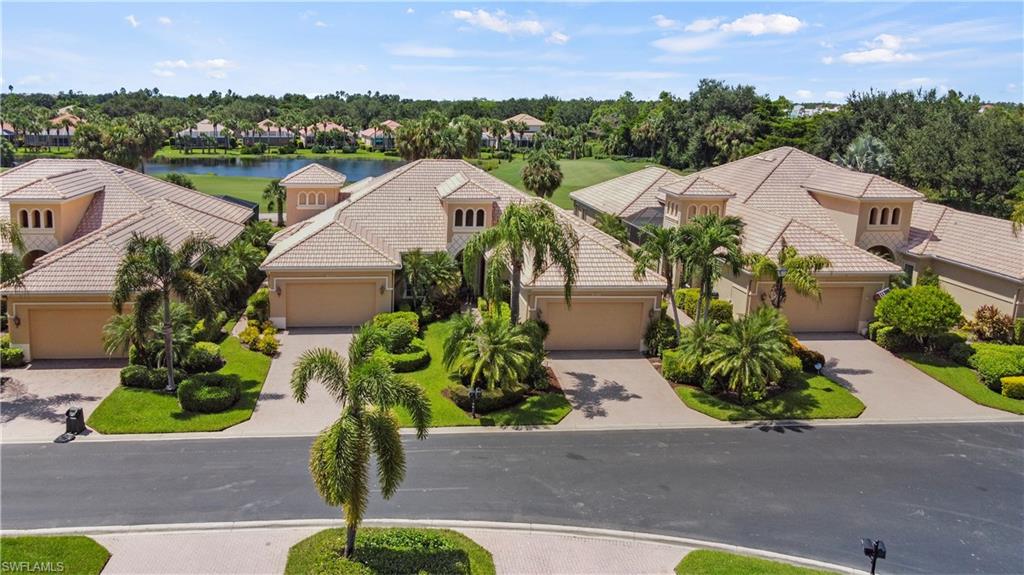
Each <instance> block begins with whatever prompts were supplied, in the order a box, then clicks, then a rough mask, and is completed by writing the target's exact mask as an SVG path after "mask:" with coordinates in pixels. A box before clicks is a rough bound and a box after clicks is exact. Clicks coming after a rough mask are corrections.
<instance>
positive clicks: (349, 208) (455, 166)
mask: <svg viewBox="0 0 1024 575" xmlns="http://www.w3.org/2000/svg"><path fill="white" fill-rule="evenodd" d="M309 169H310V170H312V169H313V168H309ZM300 175H301V174H300ZM539 201H545V200H540V199H538V198H535V197H533V196H528V195H526V194H524V193H522V192H520V191H519V190H517V189H515V188H513V187H512V186H509V185H508V184H506V183H505V182H502V181H501V180H498V179H497V178H495V177H493V176H491V175H490V174H488V173H487V172H484V171H483V170H480V169H479V168H477V167H475V166H473V165H471V164H469V163H467V162H464V161H462V160H419V161H416V162H412V163H410V164H406V165H404V166H402V167H400V168H397V169H395V170H392V171H391V172H388V173H387V174H384V175H381V176H378V177H375V178H367V179H365V180H361V181H359V182H356V183H354V184H352V185H351V186H349V187H347V188H345V197H344V199H343V200H342V201H341V202H340V203H338V204H337V205H334V206H332V207H329V208H327V209H324V210H322V211H320V212H319V213H317V214H316V215H314V216H312V217H310V218H307V219H304V220H302V221H300V222H298V223H295V224H292V225H290V226H288V227H287V228H285V229H283V230H281V231H280V232H278V233H277V234H276V235H275V236H274V238H273V239H272V241H271V243H272V244H273V249H272V250H271V252H270V254H269V255H268V256H267V258H266V260H265V261H264V262H263V265H262V269H263V270H264V271H265V272H266V273H267V281H268V282H269V285H270V291H271V295H270V316H271V321H273V322H274V324H275V325H277V326H278V327H280V328H294V327H309V326H349V325H352V326H354V325H359V324H361V323H363V322H365V321H366V320H368V319H370V318H371V317H373V316H374V315H375V314H377V313H380V312H385V311H391V310H394V309H396V307H397V305H398V303H399V302H400V300H402V299H403V298H404V297H405V296H406V294H405V286H404V282H403V280H402V275H401V268H402V254H403V253H407V252H409V251H411V250H414V249H421V250H423V251H425V252H435V251H447V252H448V253H449V254H451V255H452V256H453V257H456V258H457V259H460V258H461V255H462V251H463V248H464V246H465V245H466V242H467V241H468V240H469V238H471V237H472V236H473V235H474V234H476V233H477V232H479V231H480V230H483V229H486V228H487V227H489V226H491V225H494V222H496V221H497V220H498V218H500V217H501V213H502V210H504V209H505V208H506V207H507V206H509V205H510V204H513V203H523V202H539ZM556 213H557V214H558V217H559V218H561V219H562V221H563V222H565V223H566V224H568V225H570V226H572V228H573V229H574V230H575V231H576V234H577V236H578V238H579V241H578V244H577V249H578V255H577V261H578V265H579V274H578V280H577V282H576V285H575V288H574V290H573V297H572V305H571V306H567V305H566V303H565V301H564V297H563V293H562V292H563V286H562V271H561V268H559V267H558V266H557V265H555V264H550V265H548V266H546V267H545V268H544V269H543V270H542V271H541V273H539V274H537V275H533V274H531V273H524V277H523V278H522V284H523V290H522V294H521V299H520V307H521V314H522V318H521V319H525V318H528V317H533V318H540V319H543V320H544V321H546V322H548V324H550V326H551V333H550V335H549V337H548V340H547V346H548V348H550V349H571V350H572V349H629V350H638V349H640V348H641V346H642V340H643V333H644V330H645V328H646V326H647V323H648V321H649V320H650V319H651V317H652V316H653V315H654V313H655V310H657V309H658V306H659V303H660V300H661V295H662V289H663V286H664V281H665V280H664V278H662V277H660V276H658V275H657V274H654V273H652V274H648V276H647V277H646V278H641V279H636V278H634V277H633V260H632V259H631V258H630V257H629V255H627V254H626V253H625V252H623V251H622V250H621V249H620V248H619V247H618V245H617V242H616V240H614V239H613V238H611V237H609V236H607V235H606V234H604V233H602V232H601V231H599V230H597V229H596V228H594V227H593V226H591V225H590V224H588V223H586V222H585V221H583V220H582V219H580V218H577V217H575V216H574V215H572V214H570V213H568V212H565V211H562V210H559V209H557V208H556Z"/></svg>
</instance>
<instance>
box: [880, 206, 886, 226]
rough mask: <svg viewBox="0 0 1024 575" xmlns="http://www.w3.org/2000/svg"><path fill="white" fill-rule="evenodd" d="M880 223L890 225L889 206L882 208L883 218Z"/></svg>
mask: <svg viewBox="0 0 1024 575" xmlns="http://www.w3.org/2000/svg"><path fill="white" fill-rule="evenodd" d="M878 223H880V224H882V225H883V226H887V225H889V208H882V220H881V221H880V222H878Z"/></svg>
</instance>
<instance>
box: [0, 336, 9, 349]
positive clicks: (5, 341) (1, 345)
mask: <svg viewBox="0 0 1024 575" xmlns="http://www.w3.org/2000/svg"><path fill="white" fill-rule="evenodd" d="M9 347H11V334H9V333H5V334H0V349H8V348H9Z"/></svg>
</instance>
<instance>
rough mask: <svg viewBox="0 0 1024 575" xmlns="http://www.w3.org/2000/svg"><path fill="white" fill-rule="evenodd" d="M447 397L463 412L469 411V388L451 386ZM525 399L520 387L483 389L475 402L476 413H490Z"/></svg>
mask: <svg viewBox="0 0 1024 575" xmlns="http://www.w3.org/2000/svg"><path fill="white" fill-rule="evenodd" d="M448 397H449V398H450V399H451V400H452V401H454V402H455V405H458V406H459V407H460V408H462V410H463V411H469V410H470V407H471V405H470V403H471V400H470V397H469V388H468V387H466V386H465V385H453V386H451V387H449V388H448ZM525 398H526V388H525V387H523V386H522V385H513V386H511V387H508V388H501V387H497V388H494V389H485V390H484V392H483V394H482V395H481V396H480V397H478V398H477V400H476V412H477V413H490V412H492V411H498V410H499V409H505V408H506V407H512V406H513V405H516V404H517V403H520V402H522V401H523V400H524V399H525Z"/></svg>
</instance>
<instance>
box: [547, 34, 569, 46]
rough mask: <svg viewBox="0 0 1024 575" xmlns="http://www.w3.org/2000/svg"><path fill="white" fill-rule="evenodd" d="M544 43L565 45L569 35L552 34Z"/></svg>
mask: <svg viewBox="0 0 1024 575" xmlns="http://www.w3.org/2000/svg"><path fill="white" fill-rule="evenodd" d="M546 41H547V42H548V43H550V44H559V45H561V44H565V43H566V42H568V41H569V35H568V34H563V33H562V32H552V33H551V35H550V36H548V38H547V40H546Z"/></svg>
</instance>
